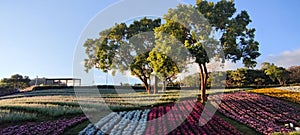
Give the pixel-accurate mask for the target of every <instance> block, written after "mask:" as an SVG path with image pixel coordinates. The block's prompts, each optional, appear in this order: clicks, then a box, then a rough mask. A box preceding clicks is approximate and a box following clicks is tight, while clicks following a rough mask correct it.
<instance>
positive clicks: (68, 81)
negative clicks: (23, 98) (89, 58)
mask: <svg viewBox="0 0 300 135" xmlns="http://www.w3.org/2000/svg"><path fill="white" fill-rule="evenodd" d="M33 85H37V86H42V85H44V86H45V85H46V86H47V85H48V86H49V85H52V86H81V79H78V78H36V79H32V80H31V81H30V86H33Z"/></svg>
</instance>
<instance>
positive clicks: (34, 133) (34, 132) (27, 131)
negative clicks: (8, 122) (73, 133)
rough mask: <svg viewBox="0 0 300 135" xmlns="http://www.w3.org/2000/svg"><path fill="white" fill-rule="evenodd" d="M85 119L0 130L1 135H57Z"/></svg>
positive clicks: (47, 122) (63, 120) (48, 122)
mask: <svg viewBox="0 0 300 135" xmlns="http://www.w3.org/2000/svg"><path fill="white" fill-rule="evenodd" d="M86 119H87V118H86V117H75V118H72V119H60V120H56V121H46V122H40V123H28V124H26V125H18V126H11V127H7V128H5V129H1V130H0V134H1V135H48V134H51V135H59V134H62V133H63V132H64V131H65V129H66V128H68V127H72V126H74V125H76V124H79V123H81V122H83V121H85V120H86Z"/></svg>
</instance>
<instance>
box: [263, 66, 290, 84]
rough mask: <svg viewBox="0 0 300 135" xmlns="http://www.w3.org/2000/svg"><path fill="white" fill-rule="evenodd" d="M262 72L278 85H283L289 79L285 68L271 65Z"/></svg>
mask: <svg viewBox="0 0 300 135" xmlns="http://www.w3.org/2000/svg"><path fill="white" fill-rule="evenodd" d="M264 72H265V74H266V75H268V76H269V77H270V79H271V80H272V81H273V82H275V81H278V82H279V84H280V85H285V84H286V82H287V81H288V78H289V72H288V71H287V70H286V69H285V68H283V67H278V66H276V65H275V64H273V63H272V64H270V65H269V66H268V67H267V68H266V69H265V70H264Z"/></svg>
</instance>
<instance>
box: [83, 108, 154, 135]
mask: <svg viewBox="0 0 300 135" xmlns="http://www.w3.org/2000/svg"><path fill="white" fill-rule="evenodd" d="M149 112H150V110H149V109H148V110H144V111H142V110H134V111H129V112H119V113H115V112H113V113H110V114H109V115H107V116H105V117H104V118H102V119H101V120H99V122H97V123H95V124H94V125H92V124H89V125H88V126H87V127H86V128H85V129H83V130H82V131H80V132H79V135H90V134H96V135H104V134H105V133H110V134H111V135H122V134H128V135H129V134H134V135H140V134H144V132H145V130H146V125H147V118H148V114H149Z"/></svg>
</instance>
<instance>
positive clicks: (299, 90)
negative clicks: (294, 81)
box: [276, 86, 300, 92]
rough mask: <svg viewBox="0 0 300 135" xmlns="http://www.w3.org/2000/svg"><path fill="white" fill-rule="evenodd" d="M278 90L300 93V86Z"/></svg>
mask: <svg viewBox="0 0 300 135" xmlns="http://www.w3.org/2000/svg"><path fill="white" fill-rule="evenodd" d="M276 89H280V90H289V91H294V92H300V86H287V87H277V88H276Z"/></svg>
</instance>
